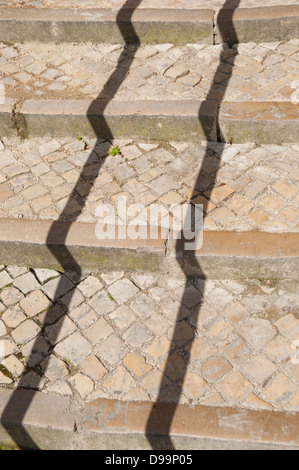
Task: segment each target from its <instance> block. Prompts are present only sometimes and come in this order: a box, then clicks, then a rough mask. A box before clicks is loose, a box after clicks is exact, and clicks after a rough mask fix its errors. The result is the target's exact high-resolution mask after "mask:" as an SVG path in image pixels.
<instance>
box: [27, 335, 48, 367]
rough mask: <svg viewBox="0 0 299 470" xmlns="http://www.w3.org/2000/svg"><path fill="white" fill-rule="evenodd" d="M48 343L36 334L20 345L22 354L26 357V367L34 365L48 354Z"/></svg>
mask: <svg viewBox="0 0 299 470" xmlns="http://www.w3.org/2000/svg"><path fill="white" fill-rule="evenodd" d="M49 351H50V345H49V343H48V342H47V341H46V340H45V338H43V337H42V336H38V337H37V338H34V339H33V340H31V341H29V342H28V343H27V344H25V345H22V355H23V356H24V357H25V358H26V366H27V367H36V366H37V365H39V364H41V362H42V361H43V360H44V359H45V358H46V357H47V356H48V354H49Z"/></svg>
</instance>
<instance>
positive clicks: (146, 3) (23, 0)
mask: <svg viewBox="0 0 299 470" xmlns="http://www.w3.org/2000/svg"><path fill="white" fill-rule="evenodd" d="M125 3H127V6H128V8H129V7H131V8H136V0H135V1H134V0H131V1H130V0H129V1H125V0H80V1H78V0H77V1H73V0H59V1H58V0H34V1H33V0H1V1H0V6H9V7H12V6H13V7H16V8H24V7H30V8H32V7H35V8H78V9H80V8H82V9H84V8H86V9H87V8H116V9H119V8H121V7H122V6H124V4H125ZM282 4H283V5H298V0H284V1H282V0H265V1H264V2H263V7H268V6H277V5H278V6H279V5H282ZM238 5H239V7H240V8H252V7H260V6H261V3H260V2H258V0H241V2H240V1H239V0H228V1H224V0H164V2H163V5H162V4H161V2H159V1H158V0H143V1H141V2H140V5H138V8H161V6H162V7H163V8H178V9H180V8H185V9H194V8H202V9H205V8H212V9H214V10H216V11H218V10H219V9H221V8H223V7H225V8H228V9H229V8H231V9H233V8H235V7H236V6H238Z"/></svg>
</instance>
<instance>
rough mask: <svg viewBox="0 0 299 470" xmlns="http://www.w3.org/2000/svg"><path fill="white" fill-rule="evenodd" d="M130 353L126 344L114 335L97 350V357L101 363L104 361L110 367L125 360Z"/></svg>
mask: <svg viewBox="0 0 299 470" xmlns="http://www.w3.org/2000/svg"><path fill="white" fill-rule="evenodd" d="M128 352H129V350H128V348H127V347H126V345H125V343H124V342H123V341H122V340H121V339H120V338H119V337H118V336H117V335H116V334H114V333H113V334H111V335H110V336H109V337H108V338H107V339H106V340H105V341H103V342H102V343H101V344H100V345H99V346H97V348H96V355H97V356H98V358H99V359H100V361H102V360H103V361H104V363H105V362H106V363H108V364H109V365H110V366H112V365H114V364H116V363H117V362H119V361H120V360H121V359H123V358H124V357H125V356H126V355H127V353H128Z"/></svg>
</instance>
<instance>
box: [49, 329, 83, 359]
mask: <svg viewBox="0 0 299 470" xmlns="http://www.w3.org/2000/svg"><path fill="white" fill-rule="evenodd" d="M54 352H55V353H56V354H58V355H59V356H60V357H61V358H62V359H64V360H66V361H69V362H70V363H71V364H72V365H74V366H77V365H79V364H80V363H81V362H82V361H84V359H86V357H87V356H89V355H90V353H91V346H90V344H89V343H88V341H87V340H86V339H85V338H83V336H82V335H81V334H80V333H79V332H75V333H73V334H72V335H71V336H69V337H68V338H66V339H64V340H62V341H61V342H60V343H58V344H57V345H56V346H55V348H54Z"/></svg>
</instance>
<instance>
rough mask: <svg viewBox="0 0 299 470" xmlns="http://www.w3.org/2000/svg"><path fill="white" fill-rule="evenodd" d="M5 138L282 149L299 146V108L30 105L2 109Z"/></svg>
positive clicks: (279, 105)
mask: <svg viewBox="0 0 299 470" xmlns="http://www.w3.org/2000/svg"><path fill="white" fill-rule="evenodd" d="M0 123H1V130H0V136H1V137H5V136H12V135H15V134H16V132H17V133H18V135H20V136H21V137H25V138H29V137H42V136H51V137H64V136H72V137H78V136H80V135H86V136H89V137H98V138H108V139H109V138H110V139H111V138H114V139H119V138H120V139H122V138H139V139H146V140H156V141H157V140H160V141H170V140H177V141H190V142H199V141H200V140H207V141H217V136H218V140H219V135H220V133H221V139H222V140H223V141H224V142H229V143H233V142H234V143H243V142H255V143H256V144H258V145H260V144H281V143H292V142H294V143H296V142H298V135H299V132H298V124H299V105H298V104H295V103H294V104H293V103H287V102H241V103H228V102H224V103H223V104H222V106H221V111H220V113H219V114H218V104H217V102H216V101H210V102H194V101H146V102H139V101H135V102H134V101H131V102H114V101H112V102H110V103H106V104H105V103H104V102H90V101H88V100H28V101H25V103H24V104H23V106H22V107H21V108H20V109H19V110H18V112H17V113H16V112H15V108H14V102H13V100H10V99H8V100H7V101H6V104H5V105H2V106H0Z"/></svg>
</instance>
